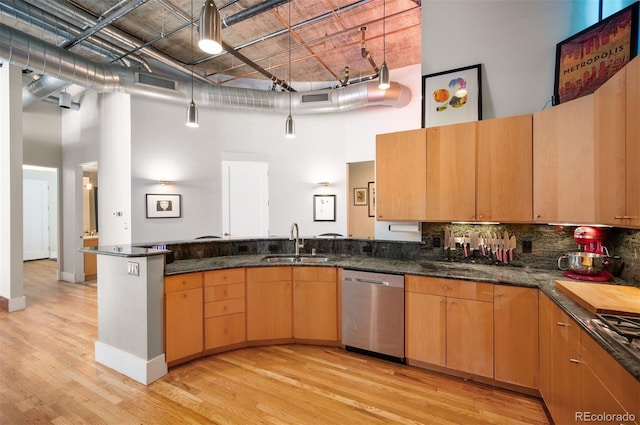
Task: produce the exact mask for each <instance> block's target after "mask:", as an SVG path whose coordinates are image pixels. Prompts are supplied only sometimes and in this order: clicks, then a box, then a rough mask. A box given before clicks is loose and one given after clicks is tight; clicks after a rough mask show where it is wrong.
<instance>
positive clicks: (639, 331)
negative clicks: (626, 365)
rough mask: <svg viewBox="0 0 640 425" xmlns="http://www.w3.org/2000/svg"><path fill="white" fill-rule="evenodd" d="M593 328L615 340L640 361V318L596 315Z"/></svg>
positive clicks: (592, 321)
mask: <svg viewBox="0 0 640 425" xmlns="http://www.w3.org/2000/svg"><path fill="white" fill-rule="evenodd" d="M591 324H592V325H593V328H594V329H595V330H596V331H597V332H599V333H600V334H601V335H602V336H603V337H605V338H609V340H610V341H611V340H613V341H615V342H616V344H617V345H618V346H620V347H623V348H624V349H626V350H627V351H628V352H629V353H630V354H631V355H632V356H634V357H635V358H636V359H638V361H640V317H634V316H627V315H620V314H596V318H595V319H591Z"/></svg>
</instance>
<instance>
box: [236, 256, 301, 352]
mask: <svg viewBox="0 0 640 425" xmlns="http://www.w3.org/2000/svg"><path fill="white" fill-rule="evenodd" d="M291 277H292V267H255V268H248V269H247V341H278V340H291V339H292V337H293V328H292V324H293V321H292V315H293V302H292V291H291Z"/></svg>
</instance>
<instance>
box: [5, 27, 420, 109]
mask: <svg viewBox="0 0 640 425" xmlns="http://www.w3.org/2000/svg"><path fill="white" fill-rule="evenodd" d="M0 58H3V59H4V60H7V61H8V63H10V64H12V65H17V66H20V67H23V68H27V69H30V70H32V71H34V72H36V73H39V74H42V75H46V76H48V77H52V78H55V79H58V80H62V81H65V82H68V83H69V84H76V85H79V86H82V87H86V88H88V89H92V90H95V91H97V92H102V93H105V92H123V93H128V94H131V95H139V96H148V97H154V98H156V99H162V100H165V101H171V102H180V103H185V104H186V102H187V101H186V99H187V96H188V91H189V89H190V83H182V82H174V81H172V80H169V79H166V78H162V77H159V76H158V75H155V74H145V73H137V72H134V71H131V70H129V69H127V68H124V67H121V66H117V65H111V64H102V63H96V62H92V61H90V60H89V59H87V58H85V57H82V56H80V55H77V54H75V53H73V52H69V51H67V50H64V49H61V48H59V47H57V46H54V45H52V44H49V43H46V42H44V41H42V40H39V39H37V38H35V37H32V36H30V35H28V34H25V33H23V32H21V31H18V30H16V29H14V28H11V27H9V26H7V25H4V24H0ZM141 77H142V78H141ZM141 81H143V82H144V83H142V82H141ZM156 82H157V83H156ZM167 87H168V88H167ZM172 87H175V89H172ZM194 99H195V100H196V103H197V104H198V107H200V108H220V109H242V110H251V111H263V112H281V111H285V110H287V109H288V107H289V93H284V92H273V91H262V90H255V89H246V88H236V87H220V86H214V85H211V84H202V83H196V85H195V86H194ZM410 100H411V91H410V90H409V89H408V88H407V87H405V86H403V85H401V84H398V83H392V85H391V88H390V89H387V90H380V89H378V88H377V83H376V82H373V81H372V82H369V83H367V84H357V85H351V86H349V87H345V88H340V89H330V90H317V91H312V92H300V93H294V94H293V96H292V103H293V108H294V110H295V112H296V114H317V113H330V112H342V111H348V110H353V109H358V108H363V107H366V106H392V107H397V108H401V107H404V106H406V105H407V104H408V103H409V101H410Z"/></svg>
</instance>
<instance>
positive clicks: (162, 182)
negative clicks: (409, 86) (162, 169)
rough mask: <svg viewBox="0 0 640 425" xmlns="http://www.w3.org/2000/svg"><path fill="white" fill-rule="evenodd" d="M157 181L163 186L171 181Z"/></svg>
mask: <svg viewBox="0 0 640 425" xmlns="http://www.w3.org/2000/svg"><path fill="white" fill-rule="evenodd" d="M158 183H160V184H161V185H163V186H169V185H170V184H171V183H172V182H171V180H158Z"/></svg>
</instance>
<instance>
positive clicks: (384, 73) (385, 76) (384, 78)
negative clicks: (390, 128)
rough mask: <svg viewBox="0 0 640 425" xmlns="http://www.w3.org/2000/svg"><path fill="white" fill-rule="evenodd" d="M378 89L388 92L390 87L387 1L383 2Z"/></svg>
mask: <svg viewBox="0 0 640 425" xmlns="http://www.w3.org/2000/svg"><path fill="white" fill-rule="evenodd" d="M378 78H379V82H378V88H379V89H380V90H386V89H388V88H389V87H390V85H391V84H390V80H389V78H390V77H389V67H388V66H387V1H386V0H384V1H383V2H382V66H381V67H380V74H379V75H378Z"/></svg>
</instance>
